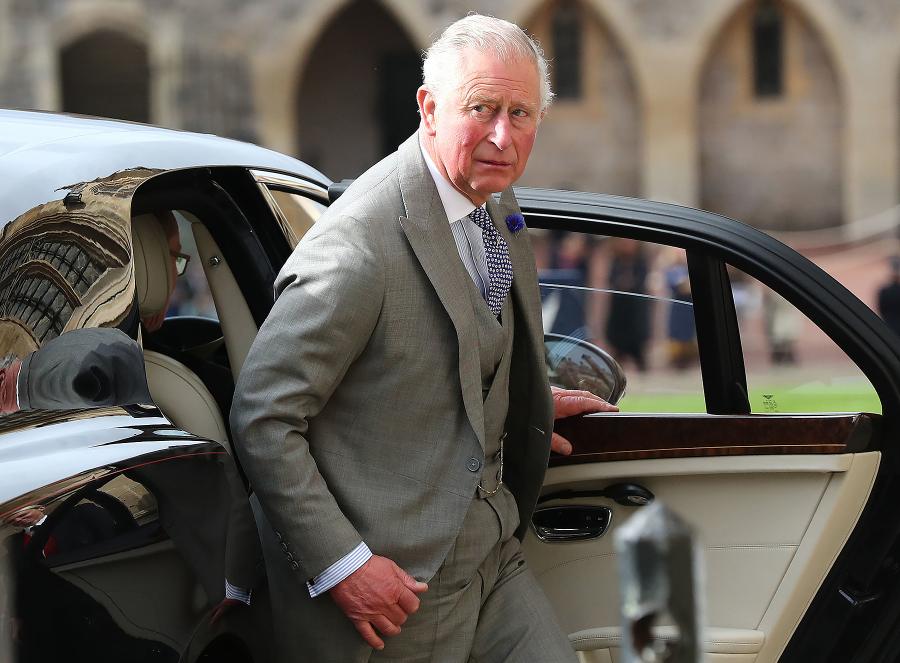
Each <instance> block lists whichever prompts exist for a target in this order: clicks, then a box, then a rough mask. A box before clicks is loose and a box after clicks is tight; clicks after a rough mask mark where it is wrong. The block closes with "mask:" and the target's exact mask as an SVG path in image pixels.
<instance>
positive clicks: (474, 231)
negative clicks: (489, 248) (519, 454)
mask: <svg viewBox="0 0 900 663" xmlns="http://www.w3.org/2000/svg"><path fill="white" fill-rule="evenodd" d="M419 147H420V148H421V150H422V156H423V157H425V164H426V165H427V166H428V172H429V173H431V178H432V179H433V180H434V184H435V186H436V187H437V190H438V195H439V196H440V197H441V203H443V205H444V213H445V214H446V215H447V221H448V222H449V223H450V231H451V232H452V233H453V240H454V241H455V242H456V250H457V251H458V252H459V258H460V260H462V263H463V266H464V267H465V268H466V271H467V272H468V273H469V276H470V277H471V278H472V281H473V282H474V283H475V286H476V287H477V288H478V289H479V290H480V291H481V296H482V297H486V296H487V294H486V293H488V292H489V291H490V277H489V276H488V268H487V258H486V257H485V255H484V239H483V238H482V234H481V228H479V227H478V226H477V225H476V224H475V222H474V221H472V220H471V219H470V218H469V214H471V213H472V210H474V209H475V203H473V202H472V201H471V200H469V199H468V198H466V197H465V196H464V195H463V194H462V193H460V192H459V191H457V190H456V189H455V188H454V187H453V185H452V184H450V182H449V181H447V179H446V178H445V177H444V176H443V175H441V173H440V172H439V171H438V169H437V166H435V165H434V161H432V160H431V157H430V156H429V155H428V152H427V151H426V150H425V148H424V147H423V146H422V143H421V142H419ZM370 557H372V551H371V550H369V547H368V546H367V545H366V544H365V542H361V543H360V544H359V545H358V546H356V548H354V549H353V550H351V551H350V552H349V553H347V554H346V555H345V556H344V557H342V558H341V559H339V560H338V561H336V562H335V563H334V564H332V565H331V566H329V567H328V568H327V569H325V570H324V571H322V573H320V574H319V575H317V576H316V577H315V578H313V579H312V580H308V581H307V583H306V587H307V589H308V590H309V595H310V596H313V597H315V596H319V595H320V594H324V593H325V592H327V591H328V590H329V589H331V588H332V587H334V586H335V585H336V584H338V583H339V582H341V581H342V580H344V579H345V578H346V577H347V576H349V575H350V574H351V573H353V572H354V571H357V570H358V569H359V568H360V567H361V566H362V565H363V564H365V563H366V562H368V561H369V558H370Z"/></svg>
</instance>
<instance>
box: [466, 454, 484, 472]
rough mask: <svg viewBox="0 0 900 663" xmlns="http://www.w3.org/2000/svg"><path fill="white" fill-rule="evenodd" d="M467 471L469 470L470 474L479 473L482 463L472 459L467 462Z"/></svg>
mask: <svg viewBox="0 0 900 663" xmlns="http://www.w3.org/2000/svg"><path fill="white" fill-rule="evenodd" d="M466 469H467V470H469V472H477V471H478V470H479V469H481V461H480V460H478V459H477V458H474V457H473V458H470V459H469V460H467V461H466Z"/></svg>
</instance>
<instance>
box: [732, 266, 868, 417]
mask: <svg viewBox="0 0 900 663" xmlns="http://www.w3.org/2000/svg"><path fill="white" fill-rule="evenodd" d="M729 278H730V281H731V288H732V293H733V295H734V304H735V310H736V311H737V315H738V327H739V329H740V335H741V347H742V350H743V353H744V367H745V370H746V373H747V390H748V395H749V397H750V409H751V411H752V412H754V413H759V414H778V413H799V412H873V413H877V414H880V413H881V402H880V400H879V398H878V394H877V393H876V391H875V388H874V387H873V386H872V383H871V382H869V380H868V379H867V378H866V376H865V374H864V373H863V372H862V371H861V370H860V369H859V367H857V366H856V364H854V363H853V361H852V360H851V359H850V358H849V357H847V355H846V354H845V353H844V351H843V350H841V349H840V348H839V347H838V346H837V345H836V344H835V342H834V341H833V340H831V339H830V338H829V337H828V336H827V335H826V334H825V332H823V331H822V330H821V329H820V328H819V327H817V326H816V325H815V324H814V323H813V322H812V321H811V320H809V318H807V317H806V316H805V315H803V313H801V312H800V311H798V310H797V309H796V308H795V307H794V305H793V304H791V303H790V302H789V301H787V300H786V299H784V298H783V297H782V296H781V295H779V294H778V293H776V292H775V291H774V290H772V289H771V288H769V287H768V286H766V285H764V284H763V283H761V282H759V281H758V280H756V279H754V278H753V277H751V276H748V275H747V274H745V273H743V272H742V271H740V270H738V269H735V268H732V267H729Z"/></svg>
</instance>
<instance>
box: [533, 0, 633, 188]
mask: <svg viewBox="0 0 900 663" xmlns="http://www.w3.org/2000/svg"><path fill="white" fill-rule="evenodd" d="M575 12H577V14H578V16H577V22H578V24H579V25H580V26H581V30H582V32H581V34H580V37H578V39H577V40H576V42H577V43H579V44H580V51H581V85H580V88H581V89H580V94H579V95H577V96H575V97H569V98H560V99H557V100H556V101H555V102H554V104H553V105H552V106H551V107H550V110H549V112H548V114H547V116H546V117H545V118H544V121H543V122H542V123H541V126H540V129H539V131H538V138H537V142H536V143H535V147H534V152H533V154H532V157H531V160H530V162H529V166H528V170H527V171H526V173H525V175H524V177H523V178H522V182H521V183H522V184H525V185H530V186H547V187H553V188H562V189H578V190H584V191H599V192H603V193H615V194H620V195H626V196H636V195H639V193H640V153H641V146H640V140H641V139H640V132H641V127H640V110H639V107H640V103H639V100H638V92H637V86H636V84H635V80H634V76H633V72H632V68H631V65H630V63H629V62H628V59H627V57H626V55H625V52H624V50H623V49H622V47H621V45H620V44H619V42H618V40H617V39H616V38H615V36H614V35H613V33H612V32H611V30H610V29H609V27H608V26H607V25H606V24H605V23H604V21H603V20H602V19H601V18H600V16H599V15H598V14H597V12H596V11H595V10H594V8H593V7H592V6H591V5H590V4H589V3H587V2H584V1H583V0H575V1H571V0H550V1H548V2H545V3H544V4H543V5H541V6H540V7H539V8H538V9H537V10H536V12H535V13H534V14H533V15H532V17H531V19H530V20H529V21H527V23H526V29H527V30H528V31H529V32H530V33H531V34H533V35H534V36H535V37H536V38H537V39H538V41H540V42H541V45H542V46H543V48H544V51H545V55H546V56H547V58H548V60H549V62H550V68H551V72H552V69H553V67H554V64H555V63H556V62H555V61H556V60H557V59H558V58H557V55H562V53H559V54H557V51H558V50H559V49H558V48H557V46H558V45H557V44H555V43H554V36H555V35H554V32H556V36H558V35H559V34H560V33H559V19H560V16H561V15H562V14H563V13H565V15H566V22H567V23H571V22H573V21H572V16H571V14H572V13H575ZM555 22H556V29H554V23H555ZM570 39H571V37H570ZM568 48H569V49H571V45H570V46H569V47H568ZM571 58H572V53H568V54H566V59H571ZM557 80H559V79H557Z"/></svg>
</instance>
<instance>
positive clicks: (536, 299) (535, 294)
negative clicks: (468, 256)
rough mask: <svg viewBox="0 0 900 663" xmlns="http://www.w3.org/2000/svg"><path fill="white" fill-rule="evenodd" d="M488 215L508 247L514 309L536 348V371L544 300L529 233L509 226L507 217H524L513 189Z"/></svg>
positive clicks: (492, 201) (491, 202)
mask: <svg viewBox="0 0 900 663" xmlns="http://www.w3.org/2000/svg"><path fill="white" fill-rule="evenodd" d="M488 211H489V212H490V213H491V218H492V219H493V221H494V225H495V226H496V227H497V230H498V231H499V232H500V235H501V236H502V237H503V239H505V240H506V243H507V244H508V245H509V259H510V261H511V262H512V266H513V283H512V296H513V304H514V305H515V307H516V308H515V315H516V316H517V317H516V323H517V324H521V325H522V326H523V327H524V328H525V329H526V330H527V333H528V336H529V341H530V343H529V345H530V347H531V348H533V353H532V356H531V357H529V358H528V361H529V362H532V364H533V366H534V367H535V368H537V367H539V366H543V361H544V356H543V349H544V329H543V324H542V322H541V307H540V302H541V296H540V291H539V289H538V286H537V282H538V280H537V268H536V267H535V264H534V256H533V254H532V252H531V243H530V241H529V239H528V232H527V229H525V228H523V229H522V230H520V231H519V232H517V233H515V234H513V233H512V232H510V230H509V228H508V227H507V225H506V217H507V216H509V215H510V214H521V211H520V210H519V204H518V203H517V202H516V199H515V196H514V195H513V192H512V189H511V188H510V189H506V190H505V191H503V192H502V193H501V194H500V200H499V202H498V201H496V200H495V199H494V198H490V199H489V200H488Z"/></svg>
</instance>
